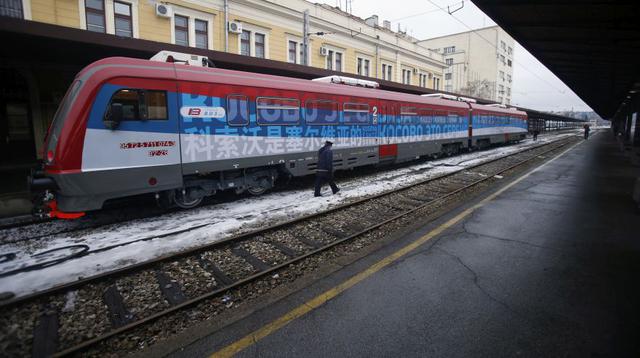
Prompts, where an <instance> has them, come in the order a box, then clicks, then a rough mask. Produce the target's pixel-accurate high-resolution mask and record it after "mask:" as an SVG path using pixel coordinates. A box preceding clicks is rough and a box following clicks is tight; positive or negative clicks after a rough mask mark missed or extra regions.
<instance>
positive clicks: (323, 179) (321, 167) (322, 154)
mask: <svg viewBox="0 0 640 358" xmlns="http://www.w3.org/2000/svg"><path fill="white" fill-rule="evenodd" d="M331 145H333V143H332V142H330V141H326V142H325V143H324V146H323V147H322V148H320V150H319V151H318V166H317V169H316V188H315V195H314V196H322V195H320V189H322V185H324V183H327V182H328V183H329V185H330V186H331V191H332V192H333V193H334V194H336V193H337V192H339V191H340V189H339V188H338V186H337V185H336V183H334V182H333V152H332V151H331Z"/></svg>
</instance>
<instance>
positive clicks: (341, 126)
mask: <svg viewBox="0 0 640 358" xmlns="http://www.w3.org/2000/svg"><path fill="white" fill-rule="evenodd" d="M123 88H125V87H123V86H118V85H113V84H106V85H104V86H103V87H102V88H101V90H100V91H99V93H98V95H97V96H96V99H95V101H94V104H93V106H92V109H91V113H90V118H89V122H88V128H92V129H104V130H109V129H106V128H105V126H104V124H103V122H102V120H103V117H104V113H105V111H106V108H107V104H108V103H109V101H110V99H111V97H112V96H113V94H114V93H115V92H116V91H118V90H120V89H123ZM178 99H180V100H181V106H187V107H202V106H206V107H223V108H227V99H226V98H218V97H208V96H199V95H191V94H182V95H181V96H180V97H178V94H177V93H175V92H168V94H167V102H168V108H167V110H168V117H169V118H168V120H146V121H123V122H122V123H121V124H120V126H119V127H118V128H117V129H116V130H119V131H135V132H160V133H177V132H178V127H180V128H182V133H187V134H215V135H230V136H238V135H240V136H263V137H329V138H351V137H404V136H416V135H439V134H445V133H451V132H466V131H467V117H466V116H457V115H450V116H389V115H379V116H378V124H377V125H373V124H351V123H345V114H344V112H342V111H338V117H339V118H337V122H336V121H335V119H333V118H332V117H331V115H330V114H331V111H325V110H316V109H305V108H304V107H303V108H301V110H300V111H299V112H298V111H296V110H290V111H292V112H290V113H288V115H287V114H285V113H277V111H278V110H276V111H274V110H261V111H262V112H261V113H260V114H261V118H262V119H263V122H262V123H269V122H268V121H267V119H275V120H276V121H277V120H280V121H283V122H286V119H287V118H290V117H295V118H298V117H301V120H300V124H286V125H281V124H276V125H268V124H267V125H264V124H260V125H259V124H258V123H257V119H256V105H255V102H249V125H240V126H230V125H229V124H228V123H227V117H226V116H225V117H223V118H190V117H181V116H180V115H179V107H178ZM236 112H237V111H236ZM280 112H284V111H280ZM295 112H298V113H295ZM245 113H246V112H245ZM310 117H313V118H314V121H315V123H318V124H321V125H313V124H309V123H307V120H308V119H311V118H310ZM179 118H181V123H179ZM234 118H235V119H236V120H238V116H237V115H234ZM359 119H361V118H355V117H354V118H352V120H353V121H354V122H357V121H358V120H359ZM372 120H373V116H372V115H371V114H369V115H368V122H369V123H371V122H372ZM238 122H239V121H238ZM279 123H280V122H279ZM328 123H334V124H328ZM507 126H508V127H519V128H522V129H523V130H526V122H524V121H522V120H518V119H516V118H515V117H511V118H506V119H505V118H499V117H493V116H474V118H473V127H474V128H490V127H507Z"/></svg>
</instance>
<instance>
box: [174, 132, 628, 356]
mask: <svg viewBox="0 0 640 358" xmlns="http://www.w3.org/2000/svg"><path fill="white" fill-rule="evenodd" d="M637 175H638V168H634V167H632V166H630V165H629V161H628V160H627V159H626V158H625V157H624V156H623V154H622V153H621V152H620V150H619V146H618V145H617V144H616V143H615V142H614V141H613V138H612V136H611V135H610V133H609V132H602V133H599V134H598V135H596V136H594V137H592V138H591V139H589V140H588V141H587V142H585V143H582V144H580V145H578V146H577V147H575V148H574V149H572V150H571V151H569V152H568V153H566V154H564V155H563V156H562V157H560V158H558V159H557V160H555V161H553V162H551V163H549V164H547V165H545V166H544V167H542V168H541V169H540V170H538V171H536V172H534V173H532V174H531V175H529V176H528V177H526V178H525V179H523V180H522V181H520V182H518V183H517V184H515V185H514V186H513V187H511V188H509V189H508V190H506V191H505V192H503V193H501V194H500V195H498V196H497V197H496V198H495V199H494V200H492V201H488V202H486V203H485V204H483V205H482V206H480V207H479V208H477V209H476V210H475V211H473V212H472V213H471V214H470V215H469V216H466V217H465V218H464V219H462V220H461V221H459V222H458V223H457V224H456V225H454V226H452V227H450V228H449V229H447V230H446V231H444V232H443V233H442V234H440V235H438V236H436V237H435V238H434V239H432V240H430V241H428V242H427V243H425V244H423V245H421V246H420V247H419V248H418V249H416V250H415V251H412V252H411V253H410V254H408V255H406V256H404V257H402V258H401V259H399V260H398V261H396V262H394V263H393V264H391V265H388V266H386V267H385V268H383V269H381V270H380V271H377V272H375V273H374V274H372V275H371V276H370V277H368V278H366V279H364V280H363V281H361V282H359V283H358V284H356V285H355V286H353V287H351V288H350V289H348V290H346V291H344V292H343V293H341V294H340V295H338V296H337V297H335V298H333V299H331V300H329V301H328V302H327V303H325V304H323V305H321V306H320V307H318V308H316V309H313V310H311V311H310V312H309V313H307V314H306V315H303V316H302V317H299V318H297V319H294V320H292V321H291V322H290V323H288V324H287V325H285V326H284V327H282V328H281V329H279V330H276V331H274V332H271V334H269V335H266V337H264V338H263V339H261V340H258V341H257V342H254V343H252V344H250V345H248V346H247V347H246V348H245V349H244V350H242V351H241V352H240V353H239V356H241V357H254V356H255V357H257V356H260V357H301V356H304V357H328V356H349V357H371V356H376V357H378V356H382V357H392V356H393V357H398V356H402V357H406V356H420V357H426V356H428V357H432V356H433V357H468V356H472V357H479V356H480V357H496V356H500V357H504V356H509V357H513V356H525V357H529V356H536V357H538V356H564V357H566V356H579V357H583V356H616V357H622V356H638V355H639V354H640V343H639V342H640V340H639V339H638V338H640V337H639V336H640V334H639V333H638V332H640V320H639V311H640V308H639V305H640V288H639V287H638V286H639V285H640V214H639V213H638V211H637V209H636V206H635V203H634V202H633V201H632V199H631V191H632V189H633V183H634V181H635V177H636V176H637ZM474 204H475V203H469V204H468V205H467V206H465V207H463V208H460V209H458V210H457V211H454V212H452V213H450V215H448V216H447V217H444V218H442V219H441V220H439V221H438V222H435V223H431V224H429V225H426V226H425V227H424V228H422V229H421V230H418V231H417V232H415V233H414V234H412V235H409V236H407V237H404V238H402V239H400V240H398V241H396V242H394V243H393V244H391V245H389V246H388V247H385V248H384V249H381V250H379V251H378V252H376V253H374V254H372V255H369V256H367V257H366V258H364V259H362V260H359V261H357V262H356V263H353V264H351V265H348V266H346V267H345V268H343V269H341V270H339V271H337V272H335V273H334V274H332V275H330V276H328V277H325V278H324V279H321V280H320V281H318V282H316V283H314V284H313V285H311V286H309V287H308V288H306V289H304V290H301V291H299V292H297V293H295V294H293V295H291V296H289V297H287V298H285V299H283V300H282V301H280V302H277V303H276V304H272V305H270V306H268V307H267V308H265V309H262V310H259V311H257V312H254V313H253V314H251V315H249V316H248V317H247V318H245V319H242V320H240V321H238V322H236V323H234V324H232V325H230V326H228V327H226V328H225V329H222V330H218V331H216V332H213V333H211V334H205V335H204V336H203V337H201V338H200V339H197V340H195V341H194V339H195V338H193V337H192V338H191V339H190V340H189V339H184V340H183V342H184V346H183V347H181V348H180V347H179V346H178V345H176V346H174V347H172V348H171V349H176V350H175V351H174V353H173V354H174V355H175V356H178V355H179V356H206V355H209V354H211V353H213V352H216V351H217V350H218V349H221V348H223V347H224V346H226V345H228V344H230V343H232V342H234V341H236V340H237V339H240V338H242V337H243V336H245V335H246V334H248V333H250V332H252V331H254V330H256V329H260V328H261V327H264V325H265V324H267V323H268V322H271V321H272V320H274V319H276V318H278V317H281V315H283V314H284V313H286V312H288V311H289V310H291V309H293V308H295V307H297V306H299V305H301V304H302V303H304V302H306V301H307V300H309V299H310V298H312V297H314V296H315V295H318V294H319V293H322V292H324V291H325V290H327V289H329V288H331V287H333V286H335V285H337V284H340V283H341V282H343V281H344V280H345V279H346V278H348V277H351V276H353V275H354V274H357V273H358V272H362V271H363V270H365V269H366V268H367V267H369V266H370V265H372V264H373V263H375V262H376V261H377V260H379V259H380V258H382V257H385V256H387V255H389V254H391V253H393V252H394V251H396V250H398V248H400V247H402V246H405V245H407V244H408V243H410V242H412V241H414V240H416V239H417V238H419V237H422V236H423V235H425V233H427V232H429V231H431V230H433V228H434V227H436V226H438V225H439V224H440V223H442V222H444V221H445V220H447V219H448V218H451V217H453V216H454V215H456V214H458V213H460V212H461V211H462V210H464V209H465V208H468V207H471V206H472V205H474ZM187 343H189V344H187ZM174 344H177V343H175V342H174ZM165 353H168V352H167V351H165Z"/></svg>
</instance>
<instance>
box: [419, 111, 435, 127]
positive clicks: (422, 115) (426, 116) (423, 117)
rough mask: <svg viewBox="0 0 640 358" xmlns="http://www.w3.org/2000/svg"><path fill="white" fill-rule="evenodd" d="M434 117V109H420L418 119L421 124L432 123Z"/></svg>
mask: <svg viewBox="0 0 640 358" xmlns="http://www.w3.org/2000/svg"><path fill="white" fill-rule="evenodd" d="M432 119H433V112H432V111H430V110H428V109H425V108H419V109H418V121H419V123H420V124H431V123H432Z"/></svg>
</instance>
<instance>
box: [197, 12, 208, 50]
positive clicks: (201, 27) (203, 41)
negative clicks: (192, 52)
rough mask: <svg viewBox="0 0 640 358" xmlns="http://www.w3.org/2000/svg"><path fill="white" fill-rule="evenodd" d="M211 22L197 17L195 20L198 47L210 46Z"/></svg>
mask: <svg viewBox="0 0 640 358" xmlns="http://www.w3.org/2000/svg"><path fill="white" fill-rule="evenodd" d="M208 25H209V24H208V23H207V22H206V21H204V20H198V19H196V20H195V21H194V27H195V30H196V47H197V48H204V49H208V48H209V26H208Z"/></svg>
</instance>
